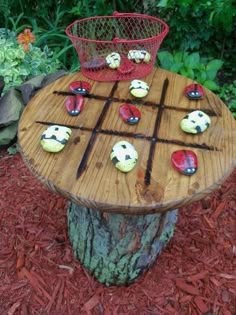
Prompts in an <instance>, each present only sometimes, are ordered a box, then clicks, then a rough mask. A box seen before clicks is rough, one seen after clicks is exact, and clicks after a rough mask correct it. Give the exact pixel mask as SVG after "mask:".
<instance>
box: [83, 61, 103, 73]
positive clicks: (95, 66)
mask: <svg viewBox="0 0 236 315" xmlns="http://www.w3.org/2000/svg"><path fill="white" fill-rule="evenodd" d="M106 66H107V64H106V59H105V58H95V59H91V60H89V61H85V62H83V63H82V67H83V68H85V69H86V70H91V71H98V70H101V69H103V68H105V67H106Z"/></svg>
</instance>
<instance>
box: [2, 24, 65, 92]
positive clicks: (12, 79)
mask: <svg viewBox="0 0 236 315" xmlns="http://www.w3.org/2000/svg"><path fill="white" fill-rule="evenodd" d="M59 67H60V63H59V62H58V60H57V59H56V58H55V57H54V56H53V51H51V50H50V49H49V48H48V47H47V46H44V48H43V49H40V48H39V47H36V46H34V45H32V44H30V49H29V51H28V52H25V51H24V48H23V46H22V45H19V44H18V42H17V40H16V34H15V33H14V32H11V31H9V30H6V29H0V75H1V76H3V77H4V82H5V88H4V91H3V92H6V91H7V90H8V89H9V88H10V87H12V86H19V85H20V84H22V83H23V82H24V81H26V80H28V79H30V78H31V77H33V76H37V75H40V74H49V73H54V72H55V71H56V70H57V69H59Z"/></svg>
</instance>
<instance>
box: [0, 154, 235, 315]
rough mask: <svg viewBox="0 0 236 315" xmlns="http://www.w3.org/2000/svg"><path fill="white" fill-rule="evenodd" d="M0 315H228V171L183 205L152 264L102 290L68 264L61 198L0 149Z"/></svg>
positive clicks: (231, 185)
mask: <svg viewBox="0 0 236 315" xmlns="http://www.w3.org/2000/svg"><path fill="white" fill-rule="evenodd" d="M0 159H1V163H0V314H1V315H38V314H42V315H44V314H45V315H46V314H50V315H125V314H128V315H165V314H170V315H172V314H177V315H178V314H180V315H190V314H193V315H195V314H196V315H200V314H205V315H216V314H217V315H233V314H234V315H235V314H236V300H235V297H236V273H235V270H236V268H235V265H236V264H235V254H236V245H235V244H234V241H235V239H236V211H235V210H236V189H235V187H236V170H235V171H234V172H233V173H232V174H231V176H230V178H229V179H228V180H227V181H226V182H225V183H224V184H223V185H222V186H221V188H220V189H218V190H217V191H215V192H214V193H212V194H211V195H210V196H209V197H208V198H206V199H204V200H202V201H201V202H196V203H194V204H192V205H191V206H188V207H183V208H181V209H180V212H179V219H178V223H177V226H176V230H175V234H174V237H173V238H172V240H171V241H170V242H169V244H168V246H167V247H166V249H165V250H164V251H163V253H162V254H161V256H160V257H159V259H158V260H157V261H156V263H155V264H154V266H153V267H152V268H151V269H150V270H149V271H148V272H147V273H146V274H145V275H143V276H142V277H141V278H140V279H138V280H137V281H136V282H135V283H134V284H133V285H131V286H129V287H108V288H107V287H104V286H103V285H101V284H99V283H98V282H97V281H96V280H94V279H93V278H92V277H91V276H89V275H88V274H87V273H86V271H85V270H84V269H83V267H82V266H81V265H80V263H79V262H78V261H77V260H75V259H73V254H72V250H71V246H70V242H69V240H68V236H67V220H66V200H64V199H63V198H61V197H59V196H57V195H55V194H54V193H52V192H50V191H48V190H47V189H46V188H44V187H43V186H42V185H41V184H40V183H39V182H38V180H36V179H35V178H34V177H33V176H32V175H31V173H30V172H29V171H28V170H27V169H26V167H25V165H24V163H23V161H22V159H21V157H20V155H19V154H16V155H14V156H9V155H7V154H6V150H4V149H1V150H0Z"/></svg>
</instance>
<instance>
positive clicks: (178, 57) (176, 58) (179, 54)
mask: <svg viewBox="0 0 236 315" xmlns="http://www.w3.org/2000/svg"><path fill="white" fill-rule="evenodd" d="M182 60H183V53H182V52H181V51H177V52H176V53H175V54H174V61H175V62H176V63H179V62H182Z"/></svg>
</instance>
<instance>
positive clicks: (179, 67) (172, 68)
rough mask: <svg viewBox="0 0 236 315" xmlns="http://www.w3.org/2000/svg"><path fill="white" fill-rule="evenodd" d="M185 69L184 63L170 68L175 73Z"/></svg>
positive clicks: (175, 64)
mask: <svg viewBox="0 0 236 315" xmlns="http://www.w3.org/2000/svg"><path fill="white" fill-rule="evenodd" d="M182 67H183V62H181V63H174V64H173V65H172V66H171V67H170V71H172V72H175V73H179V72H180V69H181V68H182Z"/></svg>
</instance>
